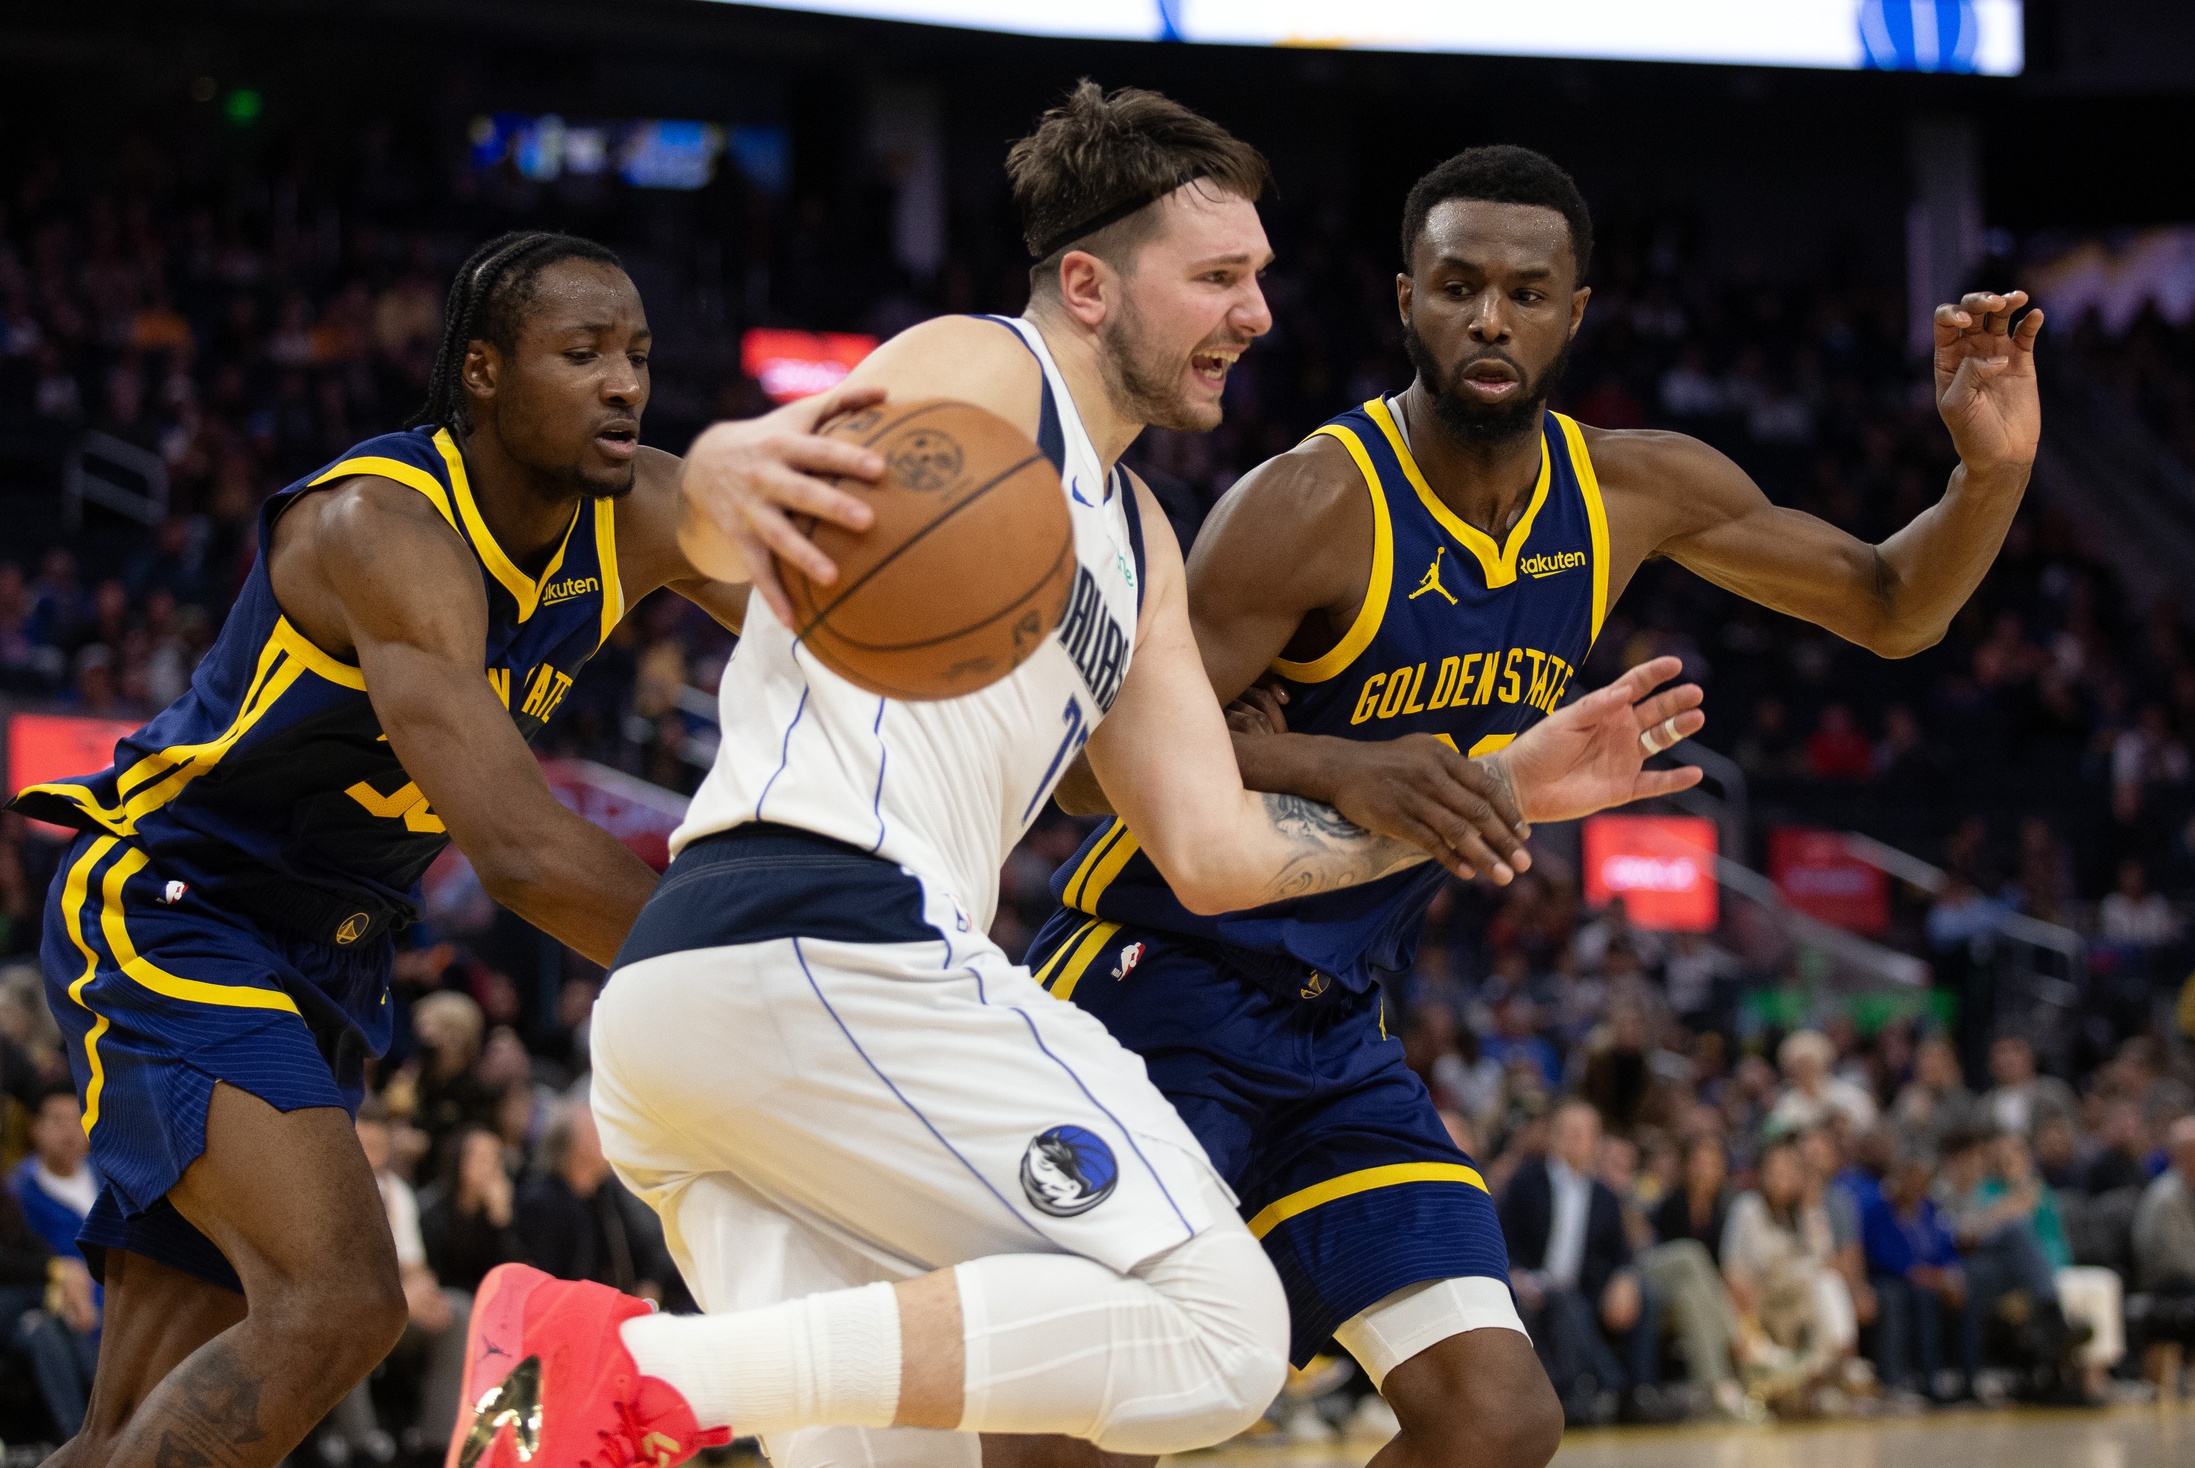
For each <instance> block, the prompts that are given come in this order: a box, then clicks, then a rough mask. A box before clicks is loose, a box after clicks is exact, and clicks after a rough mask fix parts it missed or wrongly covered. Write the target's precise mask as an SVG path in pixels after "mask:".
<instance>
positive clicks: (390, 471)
mask: <svg viewBox="0 0 2195 1468" xmlns="http://www.w3.org/2000/svg"><path fill="white" fill-rule="evenodd" d="M353 474H372V475H375V476H377V477H379V478H382V479H393V480H395V481H396V482H397V483H398V484H402V485H408V486H409V487H411V488H413V489H416V490H418V491H419V492H420V493H421V494H423V495H425V496H426V497H427V501H428V503H430V504H432V505H433V506H434V507H435V508H436V509H437V510H439V511H441V512H442V518H443V519H445V520H447V521H449V522H450V528H451V529H452V530H455V529H457V516H456V515H454V514H452V513H451V512H450V496H449V493H448V491H446V490H444V489H443V488H442V481H441V480H439V479H437V478H435V477H434V476H433V475H432V474H429V473H428V472H427V471H426V470H424V469H422V468H420V467H419V466H418V465H417V464H407V463H405V462H404V461H403V460H402V459H384V458H381V457H380V456H378V455H373V454H369V455H367V456H365V457H364V458H358V459H345V460H343V462H341V463H340V464H337V465H336V466H335V467H334V468H332V469H330V470H328V471H327V472H326V473H324V474H322V475H321V476H320V477H319V478H317V479H315V480H313V481H312V483H311V484H308V485H306V486H305V487H306V488H307V489H311V488H314V487H315V486H317V485H322V484H326V483H327V482H328V481H329V480H331V479H348V478H350V477H351V476H352V475H353Z"/></svg>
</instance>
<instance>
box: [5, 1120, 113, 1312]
mask: <svg viewBox="0 0 2195 1468" xmlns="http://www.w3.org/2000/svg"><path fill="white" fill-rule="evenodd" d="M30 1144H31V1155H30V1156H28V1157H26V1158H24V1159H23V1162H22V1165H21V1166H19V1167H17V1168H16V1170H15V1177H14V1179H13V1183H14V1187H15V1196H16V1198H17V1199H18V1200H20V1201H21V1203H22V1205H23V1216H24V1217H25V1218H26V1219H27V1220H29V1222H30V1226H31V1227H32V1228H33V1229H35V1230H36V1231H37V1233H38V1236H39V1237H40V1238H42V1239H44V1240H45V1241H46V1247H47V1248H48V1249H51V1250H52V1251H53V1253H54V1255H55V1257H56V1258H58V1259H64V1260H72V1261H74V1263H75V1267H76V1268H78V1269H82V1268H84V1255H83V1252H82V1251H81V1250H80V1249H78V1248H77V1246H76V1235H77V1233H78V1232H79V1231H80V1230H81V1229H82V1228H83V1226H84V1219H85V1216H86V1215H87V1214H89V1213H90V1212H91V1205H92V1204H93V1203H95V1202H97V1201H98V1198H99V1174H98V1173H96V1172H94V1171H93V1170H92V1166H91V1162H90V1160H89V1158H90V1155H91V1143H90V1142H89V1141H88V1140H87V1139H86V1138H85V1136H84V1110H83V1108H82V1107H81V1106H80V1105H78V1104H77V1100H76V1087H75V1086H74V1085H73V1084H71V1083H70V1082H68V1081H58V1082H55V1083H54V1084H53V1085H52V1086H50V1087H49V1088H48V1089H47V1090H46V1091H45V1092H44V1093H43V1094H42V1095H40V1096H39V1098H38V1109H37V1110H36V1111H35V1112H33V1113H32V1114H31V1123H30ZM96 1324H97V1322H96V1319H95V1320H94V1328H96Z"/></svg>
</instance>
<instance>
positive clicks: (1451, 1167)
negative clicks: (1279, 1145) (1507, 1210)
mask: <svg viewBox="0 0 2195 1468" xmlns="http://www.w3.org/2000/svg"><path fill="white" fill-rule="evenodd" d="M1404 1183H1469V1184H1470V1185H1471V1186H1472V1187H1474V1188H1477V1189H1478V1190H1479V1191H1480V1192H1482V1193H1484V1192H1487V1191H1488V1188H1487V1186H1486V1179H1485V1178H1483V1177H1480V1176H1479V1170H1478V1169H1477V1168H1475V1167H1466V1166H1464V1165H1463V1164H1462V1163H1460V1162H1394V1163H1390V1164H1388V1165H1387V1166H1385V1167H1367V1168H1365V1169H1364V1170H1363V1171H1361V1172H1345V1173H1343V1174H1342V1175H1341V1176H1340V1177H1333V1178H1328V1179H1327V1180H1326V1181H1325V1182H1323V1183H1314V1184H1312V1185H1311V1186H1310V1187H1308V1188H1301V1189H1299V1190H1297V1191H1296V1192H1293V1193H1290V1194H1289V1195H1288V1196H1287V1197H1285V1198H1282V1199H1281V1200H1280V1201H1278V1202H1276V1203H1270V1204H1267V1205H1266V1206H1265V1207H1264V1208H1263V1209H1260V1210H1259V1212H1258V1216H1257V1217H1255V1218H1253V1219H1251V1220H1250V1236H1251V1237H1252V1238H1258V1239H1262V1238H1264V1237H1265V1236H1266V1235H1267V1234H1269V1233H1271V1232H1272V1231H1273V1230H1274V1229H1276V1228H1279V1227H1280V1226H1281V1225H1282V1224H1284V1223H1286V1222H1287V1221H1288V1220H1289V1219H1291V1218H1296V1217H1299V1216H1301V1215H1302V1214H1305V1213H1309V1212H1310V1211H1311V1210H1312V1209H1314V1208H1317V1207H1319V1206H1320V1205H1322V1204H1326V1203H1331V1202H1333V1201H1334V1200H1335V1199H1337V1198H1349V1197H1354V1196H1355V1195H1356V1194H1358V1193H1369V1192H1371V1191H1372V1190H1373V1189H1375V1188H1394V1187H1400V1186H1401V1185H1403V1184H1404Z"/></svg>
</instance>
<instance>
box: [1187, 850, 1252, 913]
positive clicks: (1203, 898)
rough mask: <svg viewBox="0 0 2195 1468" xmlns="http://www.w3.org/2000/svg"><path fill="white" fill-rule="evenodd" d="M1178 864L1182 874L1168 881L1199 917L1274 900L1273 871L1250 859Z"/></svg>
mask: <svg viewBox="0 0 2195 1468" xmlns="http://www.w3.org/2000/svg"><path fill="white" fill-rule="evenodd" d="M1178 865H1179V866H1180V868H1181V875H1180V876H1178V877H1177V876H1168V878H1167V881H1168V883H1169V885H1171V886H1172V888H1173V891H1174V897H1175V899H1176V900H1178V901H1179V902H1180V903H1181V905H1182V906H1183V907H1186V908H1188V909H1189V911H1191V912H1193V913H1195V914H1196V915H1197V916H1198V917H1218V916H1219V915H1220V914H1221V913H1227V912H1240V911H1242V910H1243V909H1244V908H1246V907H1257V906H1259V905H1260V904H1262V903H1264V902H1267V901H1270V900H1271V896H1270V892H1271V887H1272V881H1271V874H1270V873H1268V872H1260V871H1257V870H1254V869H1252V868H1251V867H1250V866H1249V865H1248V864H1247V863H1244V862H1239V861H1229V860H1224V859H1220V860H1212V859H1206V860H1201V861H1190V862H1184V863H1179V864H1178ZM1162 870H1163V868H1162Z"/></svg>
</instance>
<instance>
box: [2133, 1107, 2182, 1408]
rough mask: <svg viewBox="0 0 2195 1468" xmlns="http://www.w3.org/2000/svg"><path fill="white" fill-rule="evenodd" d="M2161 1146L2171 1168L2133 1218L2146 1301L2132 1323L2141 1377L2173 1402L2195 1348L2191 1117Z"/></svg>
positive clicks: (2137, 1269)
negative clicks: (2138, 1346)
mask: <svg viewBox="0 0 2195 1468" xmlns="http://www.w3.org/2000/svg"><path fill="white" fill-rule="evenodd" d="M2165 1145H2166V1148H2167V1150H2168V1152H2169V1154H2170V1156H2171V1158H2172V1165H2171V1166H2170V1167H2169V1168H2167V1169H2166V1170H2165V1171H2163V1172H2161V1173H2159V1174H2158V1175H2157V1180H2156V1181H2155V1182H2153V1183H2151V1184H2150V1185H2149V1188H2148V1190H2147V1191H2146V1192H2144V1193H2143V1194H2142V1202H2141V1206H2140V1207H2139V1208H2138V1209H2136V1210H2135V1213H2134V1284H2135V1288H2137V1289H2139V1290H2140V1291H2141V1292H2142V1294H2143V1296H2144V1297H2145V1298H2143V1299H2141V1300H2140V1301H2139V1304H2140V1306H2141V1310H2140V1316H2139V1319H2138V1321H2137V1323H2136V1324H2137V1332H2138V1335H2139V1338H2140V1339H2141V1342H2142V1346H2143V1353H2142V1369H2143V1374H2144V1375H2145V1376H2147V1377H2148V1378H2149V1379H2150V1380H2151V1381H2153V1382H2156V1383H2157V1384H2158V1386H2159V1389H2160V1390H2161V1391H2163V1392H2164V1393H2165V1394H2166V1395H2167V1396H2168V1397H2177V1396H2178V1395H2179V1391H2178V1385H2179V1375H2180V1363H2181V1361H2182V1360H2183V1358H2184V1356H2185V1353H2186V1351H2187V1350H2188V1349H2190V1348H2195V1116H2183V1117H2181V1118H2180V1119H2179V1120H2178V1121H2176V1122H2174V1123H2173V1124H2172V1128H2171V1130H2170V1131H2169V1132H2167V1133H2166V1134H2165ZM2130 1313H2132V1312H2130Z"/></svg>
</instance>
